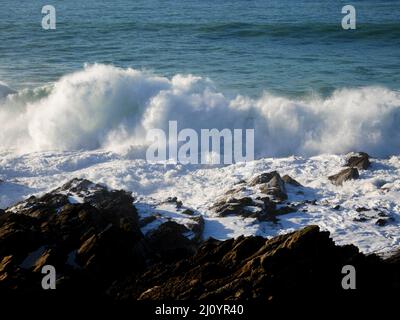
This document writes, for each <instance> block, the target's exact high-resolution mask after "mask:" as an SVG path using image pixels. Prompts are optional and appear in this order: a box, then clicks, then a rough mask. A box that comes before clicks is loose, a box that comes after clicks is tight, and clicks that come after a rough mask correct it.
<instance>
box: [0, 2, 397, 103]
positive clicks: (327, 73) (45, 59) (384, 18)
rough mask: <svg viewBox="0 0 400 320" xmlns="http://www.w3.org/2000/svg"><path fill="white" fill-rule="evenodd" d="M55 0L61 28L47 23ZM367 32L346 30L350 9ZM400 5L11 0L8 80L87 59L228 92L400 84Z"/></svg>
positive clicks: (28, 83)
mask: <svg viewBox="0 0 400 320" xmlns="http://www.w3.org/2000/svg"><path fill="white" fill-rule="evenodd" d="M45 4H51V5H53V6H54V7H55V8H56V12H57V29H56V30H50V31H45V30H43V29H42V28H41V19H42V16H43V15H42V14H41V8H42V6H43V5H45ZM346 4H352V5H354V7H355V8H356V10H357V29H356V30H350V31H345V30H343V29H342V28H341V19H342V17H343V16H344V15H343V14H342V13H341V9H342V7H343V6H344V5H346ZM399 13H400V1H398V0H396V1H390V0H357V1H352V2H351V3H349V2H348V1H339V0H335V1H320V0H318V1H317V0H298V1H290V0H251V1H250V0H231V1H222V0H212V1H211V0H202V1H193V0H174V1H169V0H135V1H130V0H115V1H98V0H97V1H94V0H86V1H77V0H69V1H58V0H52V1H51V2H48V3H44V2H43V1H39V0H22V1H18V2H16V1H11V0H2V1H1V10H0V81H2V82H5V83H7V84H8V85H9V86H10V87H12V88H15V89H22V88H26V87H30V88H32V87H36V86H39V85H43V84H46V83H48V82H53V81H56V80H57V79H58V78H59V77H60V76H62V75H65V74H68V73H70V72H72V71H75V70H79V69H82V67H83V65H84V64H85V63H95V62H97V63H104V64H113V65H115V66H119V67H132V68H135V69H146V70H150V71H153V72H154V73H156V74H159V75H162V76H168V77H170V76H173V75H175V74H177V73H181V74H194V75H198V76H203V77H208V78H210V79H212V80H213V81H214V83H215V84H216V86H217V87H218V88H219V89H220V90H221V91H223V92H225V93H227V94H228V93H233V94H239V93H240V94H244V95H249V96H259V95H260V94H261V93H262V92H263V91H264V90H267V91H270V92H273V93H277V94H281V95H285V96H291V97H293V96H298V95H300V96H302V95H308V94H310V93H319V94H322V95H329V94H330V93H331V92H333V91H334V90H335V89H338V88H353V87H355V88H357V87H362V86H370V85H380V86H384V87H388V88H390V89H399V86H400V63H399V62H400V14H399Z"/></svg>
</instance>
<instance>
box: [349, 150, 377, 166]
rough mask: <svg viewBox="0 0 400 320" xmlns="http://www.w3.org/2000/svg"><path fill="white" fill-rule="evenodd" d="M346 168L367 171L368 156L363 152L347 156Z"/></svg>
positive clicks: (368, 164) (369, 164)
mask: <svg viewBox="0 0 400 320" xmlns="http://www.w3.org/2000/svg"><path fill="white" fill-rule="evenodd" d="M345 166H346V167H350V168H357V169H358V170H367V169H368V168H369V167H370V166H371V162H370V161H369V155H368V154H367V153H365V152H359V153H355V154H354V153H353V154H350V155H349V156H348V159H347V161H346V164H345Z"/></svg>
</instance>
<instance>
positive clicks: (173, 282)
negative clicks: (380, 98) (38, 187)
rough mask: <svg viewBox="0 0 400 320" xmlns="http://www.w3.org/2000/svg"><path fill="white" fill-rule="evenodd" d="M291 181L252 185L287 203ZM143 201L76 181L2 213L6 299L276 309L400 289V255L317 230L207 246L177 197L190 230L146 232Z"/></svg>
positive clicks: (270, 179)
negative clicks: (351, 286)
mask: <svg viewBox="0 0 400 320" xmlns="http://www.w3.org/2000/svg"><path fill="white" fill-rule="evenodd" d="M283 181H286V183H291V184H296V183H295V181H294V180H293V179H288V177H285V179H281V178H280V176H279V175H278V174H277V173H272V174H268V175H263V176H259V177H257V178H256V180H254V181H253V182H252V184H253V185H254V186H258V185H260V184H261V185H264V186H265V188H267V190H268V192H269V195H270V196H271V197H277V198H278V199H282V192H284V182H283ZM172 200H173V201H172ZM133 202H134V199H133V198H132V196H131V195H130V194H129V193H127V192H125V191H121V190H120V191H117V190H108V189H107V188H106V187H104V186H101V185H98V184H94V183H92V182H90V181H87V180H80V179H74V180H72V181H70V182H69V183H67V184H65V185H64V186H62V187H60V188H58V189H56V190H54V191H53V192H50V193H48V194H46V195H44V196H42V197H38V198H37V197H31V198H29V199H27V200H26V201H23V202H21V203H18V204H16V205H14V206H13V207H10V208H8V209H7V210H5V211H2V212H0V294H1V295H6V296H7V297H8V298H10V297H16V298H27V299H30V298H31V297H32V296H35V297H36V298H38V297H39V298H40V297H41V296H43V295H45V294H46V295H48V294H52V295H55V296H56V297H64V298H65V297H67V298H69V299H82V298H85V297H87V295H88V294H90V297H91V298H96V297H97V298H101V299H103V300H107V301H134V300H137V299H139V300H160V299H162V300H165V299H167V300H171V299H178V300H191V299H196V300H197V299H217V300H226V299H230V300H237V299H240V300H242V299H243V300H252V301H253V300H255V301H263V302H266V303H271V304H273V303H280V302H282V303H283V302H285V301H288V299H290V300H296V299H297V300H299V299H308V298H318V297H320V296H321V295H324V294H326V295H329V296H332V295H333V296H334V298H335V299H338V300H340V299H347V300H348V299H350V301H351V299H359V298H360V297H361V298H363V297H366V296H369V295H371V294H373V295H377V293H379V295H382V294H388V295H389V294H392V292H396V293H398V292H399V291H400V268H399V267H400V262H399V258H398V256H399V254H395V255H393V256H392V257H391V258H389V259H388V260H382V259H381V258H379V257H378V256H375V255H369V256H366V255H364V254H362V253H360V252H359V251H358V249H357V248H356V247H355V246H352V245H349V246H336V245H335V244H334V242H333V241H332V240H331V239H330V237H329V233H328V232H322V231H320V230H319V228H318V227H317V226H309V227H306V228H304V229H303V230H299V231H296V232H293V233H290V234H286V235H281V236H278V237H275V238H273V239H264V238H261V237H239V238H237V239H230V240H226V241H217V240H214V239H209V240H207V241H205V242H203V243H201V242H200V239H201V232H202V228H203V221H202V219H201V218H199V217H198V216H197V215H196V213H195V212H192V211H190V210H189V209H186V208H184V207H182V203H180V202H179V201H177V199H170V200H168V201H167V202H168V203H170V204H171V203H172V204H173V206H176V207H177V208H178V209H179V210H182V212H181V213H179V214H180V215H184V216H187V217H188V219H189V220H188V221H189V223H188V224H186V225H185V224H179V223H177V222H176V221H175V222H174V221H170V220H169V221H160V222H159V223H158V225H157V226H158V227H157V228H155V229H153V230H152V231H151V232H148V233H147V234H144V233H143V232H142V230H141V227H143V225H148V224H149V223H151V222H149V221H146V222H143V218H142V220H140V218H139V216H138V212H137V210H136V208H135V206H134V205H133ZM264 202H265V201H264ZM264 208H265V207H264ZM192 218H193V219H192ZM154 219H157V217H154V218H152V219H151V220H152V222H154ZM191 226H192V227H193V228H192V227H191ZM190 228H192V229H190ZM189 233H190V234H191V235H190V236H189V235H188V234H189ZM46 264H51V265H54V266H55V267H56V270H57V290H55V291H54V292H50V293H49V292H44V291H43V290H42V288H41V285H40V282H41V279H42V276H43V275H42V274H41V272H40V271H41V268H42V266H44V265H46ZM345 265H353V266H354V267H355V268H356V270H357V289H358V290H356V291H354V292H348V291H347V292H345V291H344V290H343V288H342V286H341V281H342V278H343V276H344V275H343V274H342V273H341V270H342V267H343V266H345Z"/></svg>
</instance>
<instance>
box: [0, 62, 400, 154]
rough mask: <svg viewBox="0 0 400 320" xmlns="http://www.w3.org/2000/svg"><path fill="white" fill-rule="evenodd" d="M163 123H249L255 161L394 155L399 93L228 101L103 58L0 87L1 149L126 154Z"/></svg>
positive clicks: (186, 78) (185, 80)
mask: <svg viewBox="0 0 400 320" xmlns="http://www.w3.org/2000/svg"><path fill="white" fill-rule="evenodd" d="M170 120H176V121H178V127H179V128H178V129H184V128H192V129H195V130H196V131H198V132H200V130H201V129H211V128H217V129H220V130H222V129H224V128H230V129H249V128H254V129H255V153H256V157H264V156H272V157H276V156H289V155H307V156H309V155H317V154H321V153H345V152H348V151H355V150H362V151H366V152H369V153H371V154H372V155H375V156H381V157H384V156H388V155H391V154H398V153H399V151H400V92H398V91H393V90H389V89H386V88H382V87H364V88H359V89H340V90H337V91H335V92H334V93H333V94H332V95H331V96H330V97H328V98H321V97H315V96H313V97H309V98H299V99H298V100H296V99H290V98H285V97H279V96H276V95H272V94H269V93H267V92H265V93H264V94H263V95H262V96H261V97H260V98H258V99H252V98H249V97H246V96H242V95H238V96H237V97H234V98H229V97H227V96H225V95H224V94H223V93H221V92H219V91H218V90H217V89H216V88H215V86H214V85H213V83H212V81H210V80H209V79H205V78H201V77H196V76H193V75H180V74H178V75H175V76H174V77H172V78H166V77H160V76H156V75H154V74H151V73H149V72H145V71H138V70H134V69H121V68H117V67H114V66H110V65H101V64H95V65H89V66H86V67H85V68H84V69H83V70H81V71H79V72H76V73H72V74H68V75H66V76H64V77H62V78H61V79H60V80H59V81H57V82H56V83H54V84H52V85H49V86H45V87H41V88H37V89H34V90H22V91H20V92H18V93H16V92H14V91H12V90H11V89H9V88H8V87H7V86H6V85H5V84H3V83H0V125H1V129H0V149H1V150H10V149H14V150H18V151H20V152H31V151H43V150H81V149H84V150H91V149H99V148H102V149H109V150H113V151H118V152H127V151H128V150H130V151H131V152H132V150H139V149H140V148H143V147H145V146H146V141H145V137H146V132H147V130H149V129H152V128H160V129H164V130H166V131H167V130H168V121H170Z"/></svg>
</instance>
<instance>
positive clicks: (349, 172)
mask: <svg viewBox="0 0 400 320" xmlns="http://www.w3.org/2000/svg"><path fill="white" fill-rule="evenodd" d="M359 177H360V175H359V173H358V170H357V169H356V168H348V169H344V170H342V171H341V172H339V173H337V174H335V175H332V176H330V177H328V179H329V180H330V181H331V182H332V183H333V184H334V185H337V186H341V185H343V183H344V182H345V181H348V180H355V179H358V178H359Z"/></svg>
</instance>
